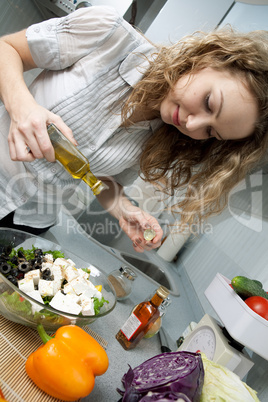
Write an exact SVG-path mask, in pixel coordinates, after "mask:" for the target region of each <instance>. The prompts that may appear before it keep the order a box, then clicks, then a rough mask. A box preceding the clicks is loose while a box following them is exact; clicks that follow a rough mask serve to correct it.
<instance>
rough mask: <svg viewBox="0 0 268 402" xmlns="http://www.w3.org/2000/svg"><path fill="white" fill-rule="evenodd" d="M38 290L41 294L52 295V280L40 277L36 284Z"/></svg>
mask: <svg viewBox="0 0 268 402" xmlns="http://www.w3.org/2000/svg"><path fill="white" fill-rule="evenodd" d="M38 290H39V293H40V295H41V296H43V297H45V296H54V281H46V280H45V279H40V281H39V284H38Z"/></svg>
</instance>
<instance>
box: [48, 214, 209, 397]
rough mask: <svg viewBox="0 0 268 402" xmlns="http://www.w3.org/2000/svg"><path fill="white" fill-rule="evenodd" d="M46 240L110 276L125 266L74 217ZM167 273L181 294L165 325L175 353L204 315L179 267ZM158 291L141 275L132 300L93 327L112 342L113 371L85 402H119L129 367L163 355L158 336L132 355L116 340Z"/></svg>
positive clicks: (99, 380) (100, 380) (62, 220)
mask: <svg viewBox="0 0 268 402" xmlns="http://www.w3.org/2000/svg"><path fill="white" fill-rule="evenodd" d="M42 237H45V238H46V239H48V240H50V241H53V242H55V243H58V244H60V245H61V246H62V247H63V248H64V249H65V250H70V252H72V253H73V254H76V255H77V256H79V257H80V258H82V259H84V260H85V261H88V262H90V263H91V264H93V265H95V266H97V267H98V268H100V269H101V270H102V271H103V272H105V273H106V274H109V273H110V272H111V271H112V270H114V269H116V268H119V267H120V266H121V265H122V261H121V260H120V259H118V258H117V256H116V255H113V253H112V252H111V251H110V250H109V249H108V248H106V247H105V246H102V245H100V243H98V242H96V241H95V240H94V239H91V238H90V237H89V236H88V235H87V234H85V232H84V231H83V230H82V228H81V227H80V226H79V224H78V223H77V222H76V220H75V219H74V218H73V217H72V216H69V215H66V214H64V213H62V214H61V217H60V220H59V222H58V224H57V225H55V226H53V227H52V228H50V229H49V230H48V231H47V232H46V233H44V234H43V235H42ZM159 258H160V257H159ZM167 269H168V270H169V271H170V272H169V274H170V276H171V278H172V280H173V281H175V282H176V287H177V288H178V290H179V293H180V295H179V296H173V295H171V300H172V302H171V305H170V306H169V307H168V309H167V313H166V315H165V317H164V318H163V324H162V326H163V328H164V329H165V331H166V333H167V336H168V339H169V345H167V346H170V347H171V349H172V350H174V351H175V350H176V340H177V339H178V338H179V337H180V335H181V334H182V332H183V331H184V330H185V328H186V327H187V326H188V324H189V323H190V322H191V321H195V322H198V321H199V320H200V319H201V317H202V314H203V311H202V309H201V307H200V305H199V302H198V299H197V297H196V295H195V292H194V290H193V289H192V288H191V285H190V282H189V281H188V280H187V276H186V275H185V274H184V273H183V269H182V267H180V266H179V263H177V264H175V263H173V264H170V263H168V264H167ZM156 288H157V284H156V283H154V282H153V281H151V280H150V279H148V278H147V277H145V276H144V275H143V274H141V275H138V277H137V278H136V280H135V281H134V283H133V290H132V293H131V294H130V296H129V297H128V298H127V299H125V300H123V301H117V304H116V306H115V308H114V310H113V311H112V312H111V313H110V314H108V315H107V316H105V317H103V318H101V319H99V320H98V319H97V320H96V321H94V322H93V323H92V324H90V328H91V329H92V330H93V331H95V332H96V333H97V334H99V335H100V336H102V337H103V338H104V339H105V340H106V341H107V342H108V346H107V349H106V352H107V355H108V358H109V368H108V370H107V372H106V373H105V374H104V375H103V376H100V377H96V382H95V387H94V389H93V391H92V392H91V394H90V395H89V396H87V397H86V398H84V399H83V400H82V401H83V402H89V401H94V402H106V401H109V402H116V401H119V399H120V398H121V396H120V394H119V393H118V392H117V390H116V389H117V388H121V389H122V383H121V378H122V376H123V375H124V374H125V373H126V372H127V370H128V368H129V366H128V365H130V366H131V367H133V368H134V367H136V366H137V365H139V364H141V363H142V362H144V361H145V360H147V359H149V358H151V357H153V356H155V355H157V354H159V353H161V348H160V340H159V337H158V335H155V336H154V337H152V338H150V339H142V340H141V341H140V343H139V344H138V345H137V346H136V348H135V349H132V350H129V351H126V350H124V349H123V348H122V346H121V345H120V344H119V343H118V341H117V340H116V339H115V335H116V333H117V332H118V330H119V329H120V328H121V326H122V325H123V324H124V322H125V321H126V320H127V318H128V316H129V314H130V312H131V310H132V308H133V307H134V306H135V305H136V304H138V303H140V302H141V301H143V300H145V299H146V298H147V297H148V296H149V295H150V294H151V293H152V292H153V291H154V290H155V289H156Z"/></svg>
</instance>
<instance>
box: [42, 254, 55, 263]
mask: <svg viewBox="0 0 268 402" xmlns="http://www.w3.org/2000/svg"><path fill="white" fill-rule="evenodd" d="M53 260H54V258H53V255H52V254H45V255H44V258H43V261H44V262H48V263H50V264H53Z"/></svg>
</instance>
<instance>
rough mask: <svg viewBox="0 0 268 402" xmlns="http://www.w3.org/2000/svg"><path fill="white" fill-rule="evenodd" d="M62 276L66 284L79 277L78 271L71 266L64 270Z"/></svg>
mask: <svg viewBox="0 0 268 402" xmlns="http://www.w3.org/2000/svg"><path fill="white" fill-rule="evenodd" d="M63 276H64V278H65V279H66V280H67V281H68V282H71V281H72V280H73V279H75V278H78V277H79V273H78V270H77V269H76V268H74V267H73V266H72V265H68V266H67V267H66V268H64V272H63Z"/></svg>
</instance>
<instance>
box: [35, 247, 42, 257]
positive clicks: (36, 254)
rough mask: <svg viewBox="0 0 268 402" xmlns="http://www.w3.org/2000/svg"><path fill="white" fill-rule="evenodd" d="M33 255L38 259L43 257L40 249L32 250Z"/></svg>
mask: <svg viewBox="0 0 268 402" xmlns="http://www.w3.org/2000/svg"><path fill="white" fill-rule="evenodd" d="M34 255H35V257H40V256H42V255H43V251H42V250H41V248H37V249H36V250H34Z"/></svg>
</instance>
